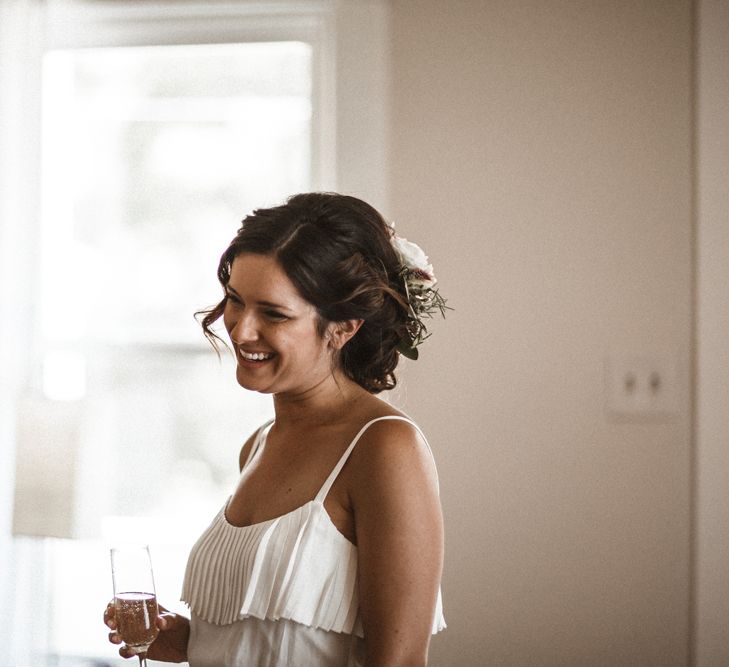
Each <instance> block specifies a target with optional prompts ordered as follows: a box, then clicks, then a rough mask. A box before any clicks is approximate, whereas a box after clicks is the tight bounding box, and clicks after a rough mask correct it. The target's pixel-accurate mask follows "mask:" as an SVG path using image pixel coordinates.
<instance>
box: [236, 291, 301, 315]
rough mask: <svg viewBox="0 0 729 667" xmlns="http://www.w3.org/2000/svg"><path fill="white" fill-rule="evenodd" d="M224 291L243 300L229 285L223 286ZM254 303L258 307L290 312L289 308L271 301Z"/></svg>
mask: <svg viewBox="0 0 729 667" xmlns="http://www.w3.org/2000/svg"><path fill="white" fill-rule="evenodd" d="M225 291H226V292H232V294H233V296H235V297H237V298H238V299H240V300H241V301H242V300H243V298H242V297H241V295H240V294H238V292H236V291H235V290H234V289H233V288H232V287H231V286H230V285H226V286H225ZM256 303H257V304H258V305H259V306H266V307H268V308H278V309H279V310H288V311H290V310H291V308H289V307H288V306H284V305H283V304H280V303H273V301H256Z"/></svg>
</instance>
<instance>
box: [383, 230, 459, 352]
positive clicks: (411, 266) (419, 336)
mask: <svg viewBox="0 0 729 667" xmlns="http://www.w3.org/2000/svg"><path fill="white" fill-rule="evenodd" d="M390 229H391V232H392V247H393V248H394V249H395V252H396V253H397V256H398V258H399V259H400V265H401V267H402V268H401V269H400V276H401V277H402V280H403V284H404V285H405V294H406V296H407V300H408V310H409V311H410V312H409V316H408V320H407V324H406V327H407V339H404V340H402V341H401V342H400V344H399V345H398V350H399V352H400V354H402V355H403V356H405V357H407V358H408V359H417V358H418V349H417V348H418V345H420V344H421V343H422V342H423V341H424V340H425V339H426V338H428V336H430V334H429V333H428V329H427V328H426V326H425V322H424V321H423V320H424V319H427V318H431V317H433V315H434V314H435V313H437V312H439V313H440V314H441V316H442V317H445V311H446V310H447V309H448V310H449V308H448V306H446V300H445V299H444V298H443V297H442V296H441V295H440V294H439V292H438V290H437V289H436V285H437V284H438V281H437V280H436V278H435V273H434V272H433V265H432V264H430V262H429V260H428V256H427V255H426V254H425V253H424V252H423V249H422V248H421V247H420V246H418V245H417V244H416V243H413V242H412V241H408V240H407V239H404V238H403V237H402V236H398V235H397V234H395V228H394V226H391V227H390Z"/></svg>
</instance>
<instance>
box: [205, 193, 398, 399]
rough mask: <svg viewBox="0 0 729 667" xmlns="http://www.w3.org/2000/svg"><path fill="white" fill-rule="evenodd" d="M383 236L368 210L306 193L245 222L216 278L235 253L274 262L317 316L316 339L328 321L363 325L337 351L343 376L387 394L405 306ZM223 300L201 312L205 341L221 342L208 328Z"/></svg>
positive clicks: (225, 274)
mask: <svg viewBox="0 0 729 667" xmlns="http://www.w3.org/2000/svg"><path fill="white" fill-rule="evenodd" d="M390 239H391V233H390V230H389V228H388V226H387V224H386V223H385V221H384V220H383V218H382V216H381V215H380V214H379V213H378V212H377V211H376V210H375V209H374V208H373V207H372V206H370V205H369V204H367V203H366V202H364V201H362V200H361V199H357V198H356V197H350V196H347V195H340V194H335V193H321V192H311V193H305V194H299V195H294V196H293V197H291V198H289V199H288V200H287V202H286V203H285V204H283V205H281V206H276V207H273V208H261V209H256V210H255V211H253V213H252V214H251V215H249V216H247V217H246V218H245V219H244V220H243V223H242V224H241V226H240V228H239V229H238V233H237V234H236V236H235V238H234V239H233V240H232V241H231V243H230V245H229V246H228V248H227V249H226V251H225V252H224V253H223V255H222V257H221V258H220V264H219V265H218V280H219V281H220V284H221V285H222V286H223V289H225V287H226V286H227V285H228V282H229V281H230V271H231V266H232V264H233V260H234V259H235V258H236V257H237V256H238V255H240V254H241V253H254V254H258V255H267V256H271V257H274V258H275V259H276V260H277V261H278V262H279V264H280V265H281V267H282V268H283V270H284V272H285V273H286V275H287V276H288V278H289V280H291V282H292V283H293V284H294V286H295V287H296V288H297V289H298V291H299V293H300V294H301V296H302V297H303V298H304V299H306V300H307V301H309V303H311V304H313V305H314V307H315V308H316V310H317V313H318V315H319V322H318V333H319V335H320V336H321V335H323V334H324V331H325V330H326V326H327V324H328V323H329V322H341V321H343V320H350V319H361V320H363V324H362V326H361V327H360V329H359V331H358V332H357V333H356V334H355V336H354V337H353V338H352V339H351V340H349V341H348V342H347V343H346V345H345V346H344V347H343V348H342V350H341V352H340V354H339V359H338V363H339V365H340V367H341V369H342V370H343V372H344V373H345V374H346V375H347V376H348V377H349V378H351V379H352V380H354V381H355V382H356V383H357V384H359V385H360V386H362V387H364V388H365V389H366V390H367V391H369V392H371V393H378V392H380V391H382V390H384V389H392V388H393V387H394V386H395V384H396V382H397V380H396V378H395V374H394V371H395V367H396V366H397V362H398V358H399V353H398V351H397V346H398V344H399V343H400V341H401V340H403V339H404V338H406V337H407V326H406V325H407V316H408V307H407V301H406V295H405V290H404V286H403V284H402V278H401V276H400V270H401V266H400V262H399V259H398V256H397V253H396V252H395V250H394V249H393V247H392V244H391V240H390ZM226 301H227V297H223V300H222V301H221V302H220V303H218V304H217V305H216V306H215V307H213V308H211V309H210V310H206V311H201V312H200V313H198V315H200V316H201V324H202V328H203V331H204V333H205V336H206V337H207V338H208V340H210V342H211V343H212V344H213V345H214V346H215V347H216V349H217V347H218V343H219V342H221V339H220V338H219V337H218V336H217V335H216V334H215V333H214V332H213V331H212V330H211V328H210V327H211V325H212V324H213V323H214V322H215V321H216V320H217V319H218V318H220V316H221V315H222V314H223V311H224V309H225V304H226Z"/></svg>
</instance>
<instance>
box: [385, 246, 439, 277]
mask: <svg viewBox="0 0 729 667" xmlns="http://www.w3.org/2000/svg"><path fill="white" fill-rule="evenodd" d="M392 245H393V247H394V248H395V251H396V252H397V254H398V257H399V258H400V263H401V264H402V265H403V266H404V267H405V268H407V269H408V272H409V273H411V274H412V275H409V276H408V278H409V282H410V281H412V282H414V283H418V284H421V285H423V286H430V287H432V286H433V285H435V283H436V279H435V273H434V271H433V265H432V264H431V263H430V261H429V260H428V256H427V255H426V254H425V252H424V251H423V249H422V248H421V247H420V246H419V245H418V244H417V243H413V242H412V241H408V240H407V239H405V238H403V237H402V236H398V235H397V234H395V235H394V236H393V237H392Z"/></svg>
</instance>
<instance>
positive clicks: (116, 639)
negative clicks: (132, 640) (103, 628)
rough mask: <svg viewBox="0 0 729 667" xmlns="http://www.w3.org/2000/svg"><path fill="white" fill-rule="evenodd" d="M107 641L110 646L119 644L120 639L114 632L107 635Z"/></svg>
mask: <svg viewBox="0 0 729 667" xmlns="http://www.w3.org/2000/svg"><path fill="white" fill-rule="evenodd" d="M109 641H110V642H111V643H112V644H121V641H122V640H121V637H120V636H119V635H118V634H117V633H116V632H110V633H109Z"/></svg>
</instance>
